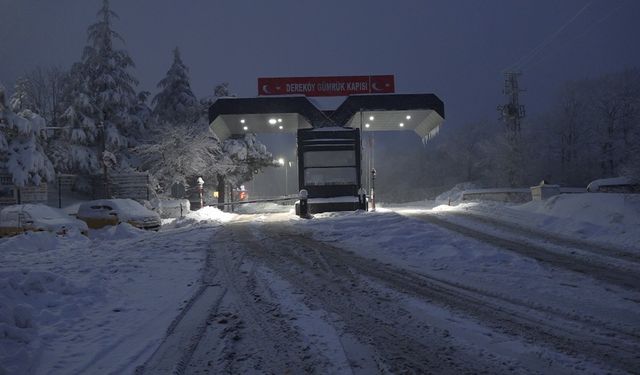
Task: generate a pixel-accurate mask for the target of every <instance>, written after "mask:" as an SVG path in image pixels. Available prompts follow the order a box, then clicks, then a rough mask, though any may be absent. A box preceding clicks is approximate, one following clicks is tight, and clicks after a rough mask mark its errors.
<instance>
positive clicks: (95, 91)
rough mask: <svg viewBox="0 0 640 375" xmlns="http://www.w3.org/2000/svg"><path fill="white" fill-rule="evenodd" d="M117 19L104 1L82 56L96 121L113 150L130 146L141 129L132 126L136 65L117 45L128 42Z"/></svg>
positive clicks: (105, 0)
mask: <svg viewBox="0 0 640 375" xmlns="http://www.w3.org/2000/svg"><path fill="white" fill-rule="evenodd" d="M117 18H118V15H117V14H116V13H115V12H113V11H112V10H111V8H110V7H109V0H103V2H102V8H101V9H100V10H99V11H98V22H96V23H94V24H93V25H91V26H89V29H88V33H89V45H88V46H86V47H85V49H84V54H83V59H82V65H83V71H84V74H85V75H86V78H87V79H88V88H89V92H90V99H91V101H92V104H93V106H94V107H95V109H96V116H97V117H96V118H94V119H93V120H94V121H95V122H97V123H98V124H100V125H101V126H103V127H104V133H105V137H106V144H107V147H108V148H109V149H110V150H111V151H115V150H121V149H123V148H125V147H127V145H128V144H129V143H130V142H132V141H133V138H134V137H135V136H136V131H137V127H135V126H133V125H132V124H133V123H134V119H133V118H132V117H133V116H132V113H134V110H133V109H134V108H135V106H136V105H137V104H138V97H137V95H136V91H135V90H134V87H135V86H136V85H137V84H138V81H137V80H136V79H135V78H134V77H133V76H132V75H131V74H130V73H129V70H130V69H131V68H133V67H134V63H133V60H132V59H131V57H130V56H129V54H128V53H127V52H126V51H125V50H122V49H117V48H116V47H115V46H114V42H116V41H120V42H122V43H124V40H123V39H122V37H121V36H120V35H119V34H118V33H117V32H116V31H114V30H113V28H112V23H113V22H112V21H113V19H117Z"/></svg>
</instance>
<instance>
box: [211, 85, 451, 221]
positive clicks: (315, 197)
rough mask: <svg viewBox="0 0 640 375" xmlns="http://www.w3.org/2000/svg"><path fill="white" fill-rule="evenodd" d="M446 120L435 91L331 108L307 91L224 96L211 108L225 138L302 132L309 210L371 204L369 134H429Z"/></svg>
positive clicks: (367, 98)
mask: <svg viewBox="0 0 640 375" xmlns="http://www.w3.org/2000/svg"><path fill="white" fill-rule="evenodd" d="M345 87H347V86H345ZM372 87H373V86H372ZM443 121H444V103H443V102H442V101H441V100H440V99H439V98H438V97H437V96H436V95H434V94H364V95H351V96H348V97H347V98H346V99H345V101H344V102H343V103H342V104H341V105H340V106H339V107H338V108H336V109H335V110H332V111H326V110H320V109H319V108H317V107H316V106H315V105H314V104H313V103H312V102H311V101H309V99H308V98H307V97H305V96H269V97H257V98H220V99H218V100H216V102H215V103H213V104H212V105H211V107H210V108H209V123H210V126H211V128H212V129H213V131H214V132H215V133H216V135H217V136H218V137H219V138H220V139H221V140H225V139H227V138H233V137H237V136H242V135H243V134H246V133H295V134H297V136H298V172H299V173H298V179H299V189H304V190H307V191H308V207H309V213H318V212H324V211H343V210H357V209H367V200H366V197H365V196H364V194H363V193H362V191H363V190H361V189H362V188H363V186H362V173H363V171H362V168H361V148H362V144H361V139H362V136H363V134H364V133H366V132H369V131H376V132H380V131H407V130H409V131H413V132H415V133H416V134H418V136H420V137H421V138H423V139H430V138H432V137H433V136H435V135H436V134H437V132H438V129H439V127H440V125H441V124H442V122H443ZM365 173H368V171H365ZM224 196H226V194H225V195H224ZM224 196H223V195H221V196H219V198H218V199H219V203H224V200H225V198H224ZM297 210H299V209H298V208H297Z"/></svg>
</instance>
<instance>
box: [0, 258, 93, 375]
mask: <svg viewBox="0 0 640 375" xmlns="http://www.w3.org/2000/svg"><path fill="white" fill-rule="evenodd" d="M83 291H84V290H83V289H82V288H79V287H78V286H76V285H75V284H74V283H73V282H71V281H69V280H68V279H66V278H65V277H62V276H59V275H56V274H54V273H51V272H46V271H44V272H43V271H30V270H27V269H23V270H21V271H10V272H1V273H0V353H1V354H0V373H3V374H4V373H7V374H18V373H24V372H31V371H32V370H33V367H32V366H33V365H34V364H35V363H36V359H37V357H38V355H39V352H40V351H41V350H42V349H43V347H42V346H43V342H42V340H41V339H40V337H39V334H41V332H39V331H40V330H41V328H40V326H43V327H45V328H46V327H47V326H51V325H56V326H58V327H60V328H62V327H65V326H69V325H70V324H71V323H70V322H69V320H70V319H73V318H79V317H81V315H82V313H81V312H80V309H79V305H78V303H82V302H84V303H87V302H90V301H91V300H92V299H93V297H90V296H89V295H85V296H84V298H78V297H79V295H80V294H81V292H83ZM45 331H46V329H45Z"/></svg>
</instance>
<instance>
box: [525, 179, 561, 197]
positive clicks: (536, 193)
mask: <svg viewBox="0 0 640 375" xmlns="http://www.w3.org/2000/svg"><path fill="white" fill-rule="evenodd" d="M558 194H560V185H552V184H549V183H548V182H547V181H545V180H542V181H541V182H540V184H539V185H538V186H532V187H531V199H532V200H534V201H543V200H546V199H548V198H551V197H553V196H555V195H558Z"/></svg>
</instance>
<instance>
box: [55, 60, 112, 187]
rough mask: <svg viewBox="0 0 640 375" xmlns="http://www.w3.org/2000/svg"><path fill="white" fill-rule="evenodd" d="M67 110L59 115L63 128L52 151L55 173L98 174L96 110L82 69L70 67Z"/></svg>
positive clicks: (98, 132)
mask: <svg viewBox="0 0 640 375" xmlns="http://www.w3.org/2000/svg"><path fill="white" fill-rule="evenodd" d="M65 98H66V101H67V105H68V107H67V109H66V110H65V111H64V113H63V114H62V118H61V122H62V124H63V126H64V128H65V129H64V132H63V134H64V138H62V140H63V141H62V142H56V145H55V146H54V147H53V152H52V153H53V158H54V160H55V163H56V167H57V169H58V171H60V172H65V173H77V174H80V175H94V174H98V173H100V163H99V152H100V148H101V147H100V146H101V145H100V144H99V142H100V135H101V134H100V129H98V123H97V122H96V120H95V119H96V118H97V117H98V114H97V112H98V109H97V108H96V106H95V104H94V103H95V102H94V101H93V98H92V93H91V90H90V87H89V81H88V80H87V79H86V75H85V70H84V65H83V64H81V63H76V64H74V66H73V68H72V69H71V74H70V75H69V80H68V82H67V87H66V92H65Z"/></svg>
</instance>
